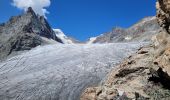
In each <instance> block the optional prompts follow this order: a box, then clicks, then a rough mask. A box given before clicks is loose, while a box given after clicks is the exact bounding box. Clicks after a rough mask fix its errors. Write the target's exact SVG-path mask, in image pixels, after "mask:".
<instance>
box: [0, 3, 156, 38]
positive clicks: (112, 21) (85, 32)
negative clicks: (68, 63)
mask: <svg viewBox="0 0 170 100" xmlns="http://www.w3.org/2000/svg"><path fill="white" fill-rule="evenodd" d="M25 2H26V0H25ZM155 2H156V0H51V5H50V6H49V7H48V8H47V10H48V11H49V12H50V13H49V14H47V15H46V16H47V20H48V22H49V24H50V25H51V26H52V27H53V28H60V29H62V30H63V31H64V33H66V35H68V36H71V37H74V38H76V39H78V40H81V41H85V40H87V39H88V38H89V37H93V36H97V35H100V34H101V33H103V32H108V31H110V30H111V29H112V28H113V27H114V26H120V27H124V28H127V27H129V26H131V25H133V24H134V23H136V22H138V21H139V20H141V19H142V18H144V17H147V16H154V15H155V14H156V10H155ZM11 3H12V0H0V10H1V12H0V23H2V22H6V21H7V20H8V19H9V18H10V17H11V16H15V15H18V14H21V13H22V12H23V11H22V10H19V9H18V8H16V7H14V6H11Z"/></svg>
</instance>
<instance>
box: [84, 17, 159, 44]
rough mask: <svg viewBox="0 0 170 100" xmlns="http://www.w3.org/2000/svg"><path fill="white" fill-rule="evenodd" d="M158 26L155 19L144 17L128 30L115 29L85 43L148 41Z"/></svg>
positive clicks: (157, 29) (155, 32) (156, 31)
mask: <svg viewBox="0 0 170 100" xmlns="http://www.w3.org/2000/svg"><path fill="white" fill-rule="evenodd" d="M159 30H160V26H159V25H158V23H157V21H156V17H146V18H144V19H142V20H141V21H139V22H138V23H136V24H135V25H133V26H132V27H130V28H127V29H124V28H121V27H115V28H113V29H112V31H110V32H106V33H103V34H101V35H100V36H97V37H92V38H90V39H89V40H88V41H87V43H113V42H132V41H136V42H141V41H150V40H151V37H152V36H153V35H155V34H157V33H158V32H159Z"/></svg>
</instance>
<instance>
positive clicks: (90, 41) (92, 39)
mask: <svg viewBox="0 0 170 100" xmlns="http://www.w3.org/2000/svg"><path fill="white" fill-rule="evenodd" d="M96 38H97V37H91V38H90V39H89V41H88V42H87V44H92V43H93V42H94V41H95V40H96Z"/></svg>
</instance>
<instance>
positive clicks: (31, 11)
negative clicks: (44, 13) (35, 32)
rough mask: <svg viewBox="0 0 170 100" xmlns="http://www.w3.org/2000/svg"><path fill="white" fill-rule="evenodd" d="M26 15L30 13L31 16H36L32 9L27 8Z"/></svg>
mask: <svg viewBox="0 0 170 100" xmlns="http://www.w3.org/2000/svg"><path fill="white" fill-rule="evenodd" d="M27 13H31V14H33V15H36V14H35V12H34V10H33V9H32V7H28V9H27Z"/></svg>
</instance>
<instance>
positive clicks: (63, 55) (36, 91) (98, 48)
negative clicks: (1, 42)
mask: <svg viewBox="0 0 170 100" xmlns="http://www.w3.org/2000/svg"><path fill="white" fill-rule="evenodd" d="M140 46H141V44H139V43H111V44H64V45H63V44H54V45H47V46H39V47H36V48H34V49H32V50H30V51H28V52H26V53H23V54H21V55H18V56H15V57H12V58H10V59H8V60H6V61H4V62H1V63H0V99H1V100H3V99H4V100H78V99H79V96H80V94H81V92H82V91H83V89H84V88H85V87H88V86H91V85H96V84H98V83H100V81H101V80H102V78H104V77H105V76H106V74H107V73H108V72H109V70H110V69H112V68H113V67H114V66H115V65H116V64H117V63H119V62H120V61H121V60H122V59H123V58H125V57H127V56H128V55H130V54H132V53H134V52H135V51H136V49H138V48H139V47H140Z"/></svg>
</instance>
